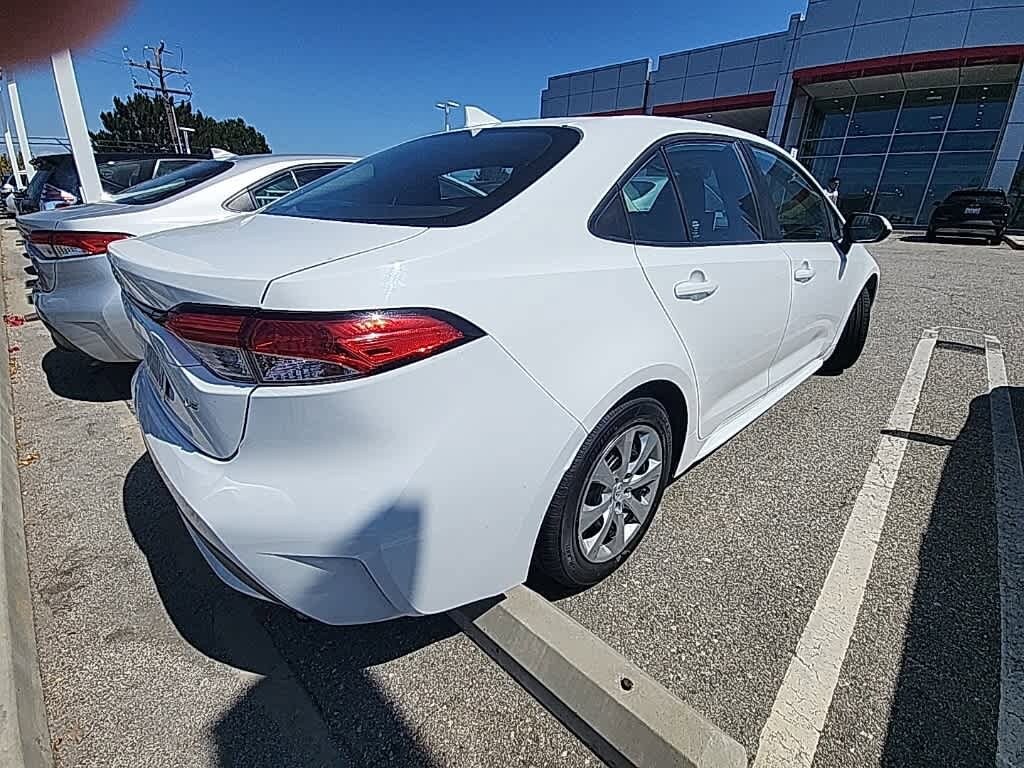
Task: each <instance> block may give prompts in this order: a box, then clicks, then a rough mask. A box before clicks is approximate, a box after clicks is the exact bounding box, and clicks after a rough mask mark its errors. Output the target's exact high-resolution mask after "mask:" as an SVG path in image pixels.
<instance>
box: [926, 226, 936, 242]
mask: <svg viewBox="0 0 1024 768" xmlns="http://www.w3.org/2000/svg"><path fill="white" fill-rule="evenodd" d="M924 239H925V240H927V241H928V242H929V243H934V242H935V230H934V229H929V230H928V231H927V232H925V233H924Z"/></svg>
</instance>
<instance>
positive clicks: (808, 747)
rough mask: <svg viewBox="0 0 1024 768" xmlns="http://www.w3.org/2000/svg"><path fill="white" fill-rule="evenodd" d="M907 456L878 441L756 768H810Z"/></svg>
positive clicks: (915, 389)
mask: <svg viewBox="0 0 1024 768" xmlns="http://www.w3.org/2000/svg"><path fill="white" fill-rule="evenodd" d="M936 340H937V332H936V331H935V330H934V329H928V330H925V331H924V333H923V334H922V336H921V339H920V341H918V343H917V347H916V348H915V350H914V357H913V359H912V360H911V361H910V368H909V369H908V370H907V375H906V378H905V379H904V380H903V386H902V388H901V389H900V393H899V396H898V397H897V398H896V404H895V405H894V406H893V409H892V413H891V414H890V416H889V422H888V424H887V425H886V431H887V432H888V433H902V434H906V433H909V432H910V431H911V428H912V427H913V422H914V414H915V413H916V411H917V405H918V402H919V401H920V399H921V390H922V388H923V386H924V380H925V376H926V375H927V373H928V365H929V364H930V362H931V358H932V352H933V351H934V350H935V343H936ZM906 448H907V440H905V439H903V438H902V437H899V436H896V435H894V434H886V433H883V434H882V436H881V438H880V439H879V441H878V448H877V449H876V450H875V456H874V458H873V459H872V461H871V464H870V465H869V466H868V470H867V473H866V475H865V477H864V485H863V486H862V487H861V490H860V493H859V494H858V495H857V500H856V501H855V502H854V505H853V511H852V512H851V513H850V518H849V520H848V521H847V523H846V529H845V531H844V532H843V538H842V540H841V541H840V543H839V551H838V552H836V556H835V559H833V561H832V566H831V567H830V568H829V571H828V576H826V578H825V583H824V585H823V587H822V590H821V594H819V595H818V600H817V603H815V606H814V610H813V611H812V612H811V615H810V618H809V619H808V621H807V626H806V627H805V628H804V632H803V635H801V637H800V640H799V642H798V643H797V647H796V651H795V652H794V654H793V658H792V659H791V660H790V663H789V668H788V669H787V670H786V676H785V677H784V678H783V681H782V686H781V687H780V689H779V692H778V694H777V696H776V697H775V704H774V705H773V706H772V711H771V714H770V715H769V716H768V720H767V722H766V723H765V726H764V729H763V730H762V731H761V737H760V741H759V743H758V749H757V755H756V757H755V758H754V768H782V766H786V767H787V768H789V767H790V766H805V767H807V768H809V766H810V765H811V763H812V762H813V761H814V753H815V751H816V750H817V748H818V739H819V738H820V737H821V731H822V728H824V726H825V716H826V715H827V714H828V710H829V706H830V705H831V703H832V697H833V695H834V694H835V689H836V684H837V683H838V682H839V672H840V670H841V668H842V665H843V659H844V658H845V657H846V651H847V648H848V647H849V645H850V638H851V636H852V635H853V628H854V625H855V624H856V622H857V614H858V613H860V607H861V603H862V602H863V601H864V591H865V588H866V586H867V582H868V577H869V575H870V574H871V566H872V564H873V562H874V559H875V551H876V549H877V548H878V541H879V538H880V537H881V534H882V528H883V525H884V524H885V516H886V513H887V512H888V509H889V502H890V500H891V499H892V490H893V487H894V486H895V484H896V476H897V474H898V473H899V470H900V465H901V464H902V463H903V456H904V454H905V453H906Z"/></svg>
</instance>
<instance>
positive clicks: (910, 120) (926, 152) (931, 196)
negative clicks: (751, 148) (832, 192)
mask: <svg viewBox="0 0 1024 768" xmlns="http://www.w3.org/2000/svg"><path fill="white" fill-rule="evenodd" d="M964 72H968V70H962V74H963V73H964ZM963 79H968V78H963ZM1013 89H1014V86H1013V84H1012V83H1009V82H1007V83H990V84H985V85H977V84H969V85H960V86H952V87H939V88H922V89H917V90H909V91H894V92H889V93H877V94H862V95H858V96H847V97H841V98H822V99H815V100H813V101H811V103H810V105H809V109H808V115H807V117H806V119H805V121H804V131H803V140H802V141H801V143H800V159H801V161H802V162H803V163H804V165H806V166H807V168H808V169H809V170H810V171H811V173H812V174H814V176H815V178H817V179H818V181H820V182H821V183H822V184H825V183H827V182H828V180H829V179H830V178H831V177H833V176H838V177H839V183H840V187H839V208H840V210H841V211H842V212H843V214H844V215H849V214H851V213H854V212H856V211H873V212H875V213H880V214H882V215H883V216H887V217H888V218H889V219H890V220H891V221H892V222H893V224H904V225H906V224H912V225H919V226H924V225H927V223H928V219H929V217H930V216H931V212H932V209H933V208H934V207H935V205H936V204H937V203H938V202H939V201H941V200H942V199H943V198H944V197H945V196H946V195H947V194H949V193H950V192H952V191H953V190H955V189H960V188H964V187H971V186H983V185H984V184H985V182H986V180H987V178H988V173H989V170H990V168H991V167H992V162H993V159H994V158H993V155H994V153H995V150H996V147H997V146H998V144H999V136H1000V131H1001V130H1002V128H1003V124H1004V123H1005V121H1006V117H1007V112H1008V110H1009V104H1010V99H1011V98H1012V95H1013Z"/></svg>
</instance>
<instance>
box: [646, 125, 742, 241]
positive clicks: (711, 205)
mask: <svg viewBox="0 0 1024 768" xmlns="http://www.w3.org/2000/svg"><path fill="white" fill-rule="evenodd" d="M665 154H666V156H667V157H668V164H669V167H670V168H671V169H672V175H673V177H674V178H675V182H676V187H677V188H678V190H679V196H680V197H681V198H682V200H683V213H684V214H685V215H686V226H687V230H688V233H689V236H690V241H691V242H692V243H694V244H695V245H698V244H705V245H713V244H724V243H756V242H758V241H759V240H760V239H761V234H760V224H759V222H758V218H757V199H756V198H755V197H754V193H753V191H752V190H751V187H750V182H749V180H748V179H747V174H746V171H744V169H743V161H742V160H741V158H740V156H739V152H738V149H737V147H736V145H735V144H734V143H733V142H731V141H682V142H679V143H676V144H672V145H670V146H668V147H666V148H665Z"/></svg>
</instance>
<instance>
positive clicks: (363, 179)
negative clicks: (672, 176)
mask: <svg viewBox="0 0 1024 768" xmlns="http://www.w3.org/2000/svg"><path fill="white" fill-rule="evenodd" d="M579 139H580V135H579V133H578V132H577V131H575V130H572V129H571V128H561V127H548V126H523V127H516V128H483V129H477V130H462V131H450V132H448V133H442V134H436V135H433V136H426V137H424V138H422V139H415V140H414V141H409V142H406V143H405V144H399V145H398V146H396V147H392V148H390V149H386V150H384V151H383V152H378V153H377V154H375V155H371V156H370V157H367V158H366V159H364V160H360V161H359V162H358V163H355V164H353V165H350V166H348V167H347V168H344V169H342V170H340V171H338V172H337V173H333V174H331V175H330V176H326V177H324V178H323V179H320V180H319V181H315V182H313V183H312V184H310V185H309V186H308V187H304V188H303V189H301V190H300V191H299V192H297V193H296V194H294V195H289V196H288V198H286V199H284V200H281V201H280V202H278V203H275V204H273V205H271V206H269V207H268V208H266V209H265V211H264V213H267V214H271V215H274V216H297V217H302V218H309V219H328V220H333V221H358V222H369V223H374V224H396V225H404V226H416V227H455V226H460V225H463V224H469V223H471V222H473V221H477V220H478V219H481V218H483V217H484V216H486V215H487V214H489V213H491V212H492V211H494V210H496V209H497V208H499V207H500V206H502V205H504V204H505V203H506V202H508V201H509V200H511V199H512V198H513V197H515V196H516V195H518V194H519V193H521V192H522V191H523V190H525V189H526V188H527V187H529V186H530V185H531V184H533V183H534V182H535V181H536V180H537V179H539V178H540V177H541V176H543V175H544V174H545V173H547V172H548V171H549V170H550V169H551V168H552V167H554V165H555V164H556V163H558V162H559V161H560V160H561V159H562V158H564V157H565V156H566V155H567V154H568V153H569V152H570V151H571V150H572V149H573V147H575V146H576V145H577V144H578V143H579Z"/></svg>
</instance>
